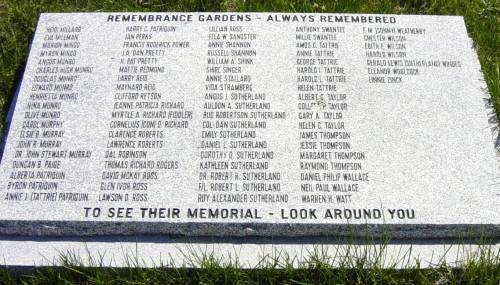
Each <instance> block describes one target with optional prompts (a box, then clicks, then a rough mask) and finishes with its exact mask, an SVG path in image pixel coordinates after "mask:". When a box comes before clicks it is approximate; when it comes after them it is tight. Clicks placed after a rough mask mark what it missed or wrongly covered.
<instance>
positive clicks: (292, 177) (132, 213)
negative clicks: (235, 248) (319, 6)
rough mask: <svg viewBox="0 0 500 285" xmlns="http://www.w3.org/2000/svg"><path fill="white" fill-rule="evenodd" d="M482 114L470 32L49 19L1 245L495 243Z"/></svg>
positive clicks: (372, 22) (14, 132)
mask: <svg viewBox="0 0 500 285" xmlns="http://www.w3.org/2000/svg"><path fill="white" fill-rule="evenodd" d="M488 99H489V95H488V94H487V91H485V84H484V81H483V80H482V74H481V71H480V65H479V62H478V60H477V56H476V54H475V51H474V49H473V45H472V41H471V40H470V39H469V37H468V35H467V31H466V28H465V25H464V22H463V18H462V17H448V16H399V15H363V14H282V13H71V14H42V15H41V16H40V20H39V23H38V26H37V29H36V32H35V35H34V39H33V42H32V44H31V51H30V54H29V59H28V62H27V65H26V69H25V72H24V76H23V79H22V82H21V84H20V87H19V90H18V92H17V94H16V97H15V100H14V103H13V104H12V107H11V112H10V115H9V118H8V127H7V129H8V131H7V132H6V135H7V138H6V143H5V147H4V151H3V155H2V160H1V173H0V175H1V176H0V195H1V199H0V234H22V235H103V234H139V233H141V234H181V235H207V236H313V235H334V236H349V235H358V236H359V235H364V234H366V233H368V234H372V235H375V236H377V235H378V236H379V235H381V234H383V233H384V232H385V231H388V232H389V233H390V235H391V236H392V237H396V238H413V237H415V238H428V237H456V236H459V235H465V234H469V235H474V236H479V235H482V234H486V235H489V236H494V237H499V236H500V226H499V224H500V203H499V202H500V191H499V187H500V181H499V180H498V178H499V173H498V161H497V156H496V150H495V136H494V134H493V133H492V130H491V129H492V127H493V126H492V125H491V124H490V123H489V114H488V112H491V110H490V111H489V110H487V107H488V106H487V104H486V103H487V102H488ZM365 230H366V231H365Z"/></svg>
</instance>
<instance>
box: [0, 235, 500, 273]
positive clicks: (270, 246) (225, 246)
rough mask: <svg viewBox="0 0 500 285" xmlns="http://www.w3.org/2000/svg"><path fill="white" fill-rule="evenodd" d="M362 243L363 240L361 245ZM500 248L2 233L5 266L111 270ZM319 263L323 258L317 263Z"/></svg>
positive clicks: (433, 255)
mask: <svg viewBox="0 0 500 285" xmlns="http://www.w3.org/2000/svg"><path fill="white" fill-rule="evenodd" d="M358 242H359V241H358ZM499 249H500V247H499V244H498V243H497V244H495V243H492V244H482V245H477V244H475V243H474V242H470V241H464V240H462V241H459V242H457V241H452V240H448V241H442V240H432V241H430V242H429V241H428V240H425V241H423V240H421V241H418V240H413V241H411V242H389V243H387V242H376V241H375V242H373V243H372V244H370V245H366V244H365V243H364V241H360V242H359V243H354V242H353V240H352V239H349V240H342V239H340V240H339V239H335V238H330V239H328V238H323V237H317V238H311V237H307V238H306V237H290V238H277V237H273V238H264V237H245V238H234V237H224V238H214V237H167V236H99V237H30V238H22V237H14V236H1V235H0V260H2V262H1V264H2V265H7V266H15V267H21V268H26V269H28V270H29V269H31V268H32V267H37V266H54V265H61V264H63V262H62V260H61V255H64V254H67V255H69V256H72V257H77V258H78V260H79V262H80V263H81V264H83V265H85V266H94V267H95V266H96V265H97V264H96V262H97V263H99V266H107V267H130V266H131V265H132V266H136V267H138V266H140V267H158V266H163V267H165V266H168V267H194V268H198V267H201V266H202V264H201V262H202V260H203V257H204V256H205V257H207V256H211V257H213V258H214V260H218V261H219V263H220V264H221V265H227V266H229V265H232V266H238V267H240V268H263V267H264V268H265V267H266V266H267V267H270V266H273V265H276V262H278V266H284V265H286V263H287V262H289V263H290V265H292V266H293V267H296V268H310V263H308V262H310V261H311V258H312V257H317V258H318V259H320V260H322V261H324V262H325V263H328V264H330V265H332V266H334V267H338V266H343V267H345V266H350V265H351V264H355V260H359V261H360V262H364V264H365V265H366V266H370V265H372V266H373V265H375V264H376V265H377V266H379V267H384V268H387V267H388V268H408V267H413V268H415V267H417V266H418V267H419V268H431V267H439V266H441V265H443V264H446V265H447V266H461V265H462V264H463V263H464V262H466V261H469V260H471V259H473V258H475V259H477V258H479V256H481V253H482V254H483V255H482V256H486V255H485V253H486V252H487V251H488V250H490V251H491V252H492V253H496V252H498V250H499ZM316 260H317V259H316Z"/></svg>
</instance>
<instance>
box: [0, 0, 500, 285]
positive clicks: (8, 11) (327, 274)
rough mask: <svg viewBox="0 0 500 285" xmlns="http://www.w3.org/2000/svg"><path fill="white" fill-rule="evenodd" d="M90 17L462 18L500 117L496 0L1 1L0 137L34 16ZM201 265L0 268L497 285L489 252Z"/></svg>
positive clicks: (77, 276)
mask: <svg viewBox="0 0 500 285" xmlns="http://www.w3.org/2000/svg"><path fill="white" fill-rule="evenodd" d="M94 11H96V12H97V11H98V12H103V11H129V12H132V11H140V12H149V11H200V12H203V11H223V12H225V11H229V12H309V13H343V12H346V13H347V12H348V13H391V14H430V15H461V16H464V18H465V22H466V25H467V30H468V32H469V35H470V37H472V38H473V40H474V43H475V45H476V49H477V52H478V54H479V58H480V61H481V66H482V71H483V73H484V77H485V80H486V82H487V85H488V89H489V93H490V95H491V98H492V104H493V105H494V107H495V110H496V113H497V114H498V112H499V110H500V66H499V64H500V63H499V56H500V42H499V34H500V31H499V28H500V1H499V0H433V1H431V0H427V1H426V0H408V1H405V0H394V1H389V0H378V1H377V0H324V1H312V0H311V1H288V0H259V1H251V0H225V1H209V0H203V1H202V0H199V1H195V0H149V1H147V0H0V112H1V117H2V118H1V123H0V131H3V129H4V127H5V124H4V121H5V114H6V111H7V109H8V104H9V100H10V98H11V96H12V94H13V93H14V90H15V88H16V86H17V84H18V81H19V78H20V75H21V73H22V70H23V68H24V65H25V63H26V58H27V54H28V44H29V42H30V38H31V36H32V34H33V32H34V31H35V26H36V22H37V20H38V15H39V14H40V13H42V12H94ZM492 112H493V111H492ZM492 115H493V114H492ZM493 117H494V116H493ZM0 259H1V256H0ZM1 263H2V261H1V260H0V264H1ZM201 263H202V265H203V267H202V268H201V269H196V270H193V269H169V270H166V269H164V268H158V269H143V268H136V267H134V266H132V267H131V268H129V269H102V268H88V267H87V268H85V267H82V266H80V264H79V263H78V260H75V259H74V258H71V256H65V257H62V259H61V264H59V265H63V266H62V267H57V268H40V269H37V270H36V271H28V272H27V271H21V272H19V271H15V270H12V269H6V268H0V284H18V283H21V284H184V283H189V284H226V283H227V284H318V283H323V284H500V261H499V252H491V251H490V250H489V249H488V248H485V250H483V251H481V254H479V255H477V256H474V257H471V259H470V260H469V261H468V262H466V263H464V264H463V265H462V266H461V267H459V268H454V267H450V266H447V265H445V264H443V265H440V266H437V267H436V268H432V269H420V268H419V267H413V268H407V269H405V270H396V269H390V268H388V269H387V268H386V269H382V268H380V267H379V266H377V264H376V263H375V264H373V263H371V261H370V260H354V259H353V260H350V261H349V262H348V263H346V266H345V267H341V268H332V267H331V266H330V265H329V264H328V263H326V262H324V261H323V260H319V259H316V258H314V257H311V260H310V265H309V266H308V268H306V269H294V268H292V267H291V266H290V264H288V263H287V262H286V261H277V262H276V264H274V265H269V266H267V267H266V268H263V269H255V270H242V269H239V268H238V267H237V266H227V265H221V264H220V263H218V262H217V260H213V259H211V257H210V256H208V257H205V258H204V259H203V260H202V262H201ZM96 265H97V266H98V265H99V264H96Z"/></svg>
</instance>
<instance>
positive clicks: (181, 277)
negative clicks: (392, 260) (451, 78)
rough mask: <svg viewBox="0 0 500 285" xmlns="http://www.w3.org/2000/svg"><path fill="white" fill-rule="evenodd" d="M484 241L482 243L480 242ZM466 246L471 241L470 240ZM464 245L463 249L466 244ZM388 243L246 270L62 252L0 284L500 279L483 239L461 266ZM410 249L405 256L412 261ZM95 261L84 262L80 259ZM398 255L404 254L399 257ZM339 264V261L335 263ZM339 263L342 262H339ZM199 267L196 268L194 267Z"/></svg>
mask: <svg viewBox="0 0 500 285" xmlns="http://www.w3.org/2000/svg"><path fill="white" fill-rule="evenodd" d="M479 243H480V244H483V243H482V242H481V241H479ZM465 246H466V245H465ZM462 250H463V249H462ZM386 254H387V251H386V247H385V244H377V245H374V244H367V245H360V244H357V245H350V246H348V247H346V248H344V249H343V250H341V251H333V252H326V251H325V250H324V249H323V248H321V247H318V248H316V250H314V251H313V252H311V253H309V255H308V257H307V258H306V260H305V261H303V263H302V264H301V266H300V267H299V268H297V266H296V263H295V266H294V261H296V259H295V258H294V257H291V256H287V255H286V253H282V254H278V256H279V258H277V257H268V258H267V259H263V261H262V262H261V266H259V268H255V269H241V266H239V264H238V261H237V260H236V259H235V258H233V259H228V258H226V259H224V260H223V259H221V258H219V257H216V255H215V254H214V253H211V254H210V253H209V254H204V253H197V252H196V251H190V252H187V253H185V259H184V260H187V262H186V261H185V262H186V264H187V266H186V267H182V268H173V267H172V266H169V265H170V264H172V263H173V261H169V262H168V261H167V262H165V263H163V264H158V266H156V267H154V268H144V267H142V266H141V264H143V263H142V262H141V261H140V260H138V259H137V258H134V257H133V256H132V257H129V258H128V259H127V260H128V265H129V266H128V267H126V268H109V267H103V265H104V264H105V263H104V262H103V260H104V259H103V256H98V257H97V258H96V257H95V256H93V257H91V256H90V255H89V256H88V257H85V256H84V257H83V258H82V257H81V256H77V255H75V254H74V253H71V252H66V253H63V254H61V257H60V259H59V261H57V262H56V265H57V266H56V267H44V268H37V269H35V270H30V271H26V270H24V271H16V270H12V269H7V268H1V267H0V284H491V285H498V284H499V282H500V259H499V258H500V255H499V254H500V251H498V250H497V251H494V250H493V249H492V247H491V246H488V245H485V244H483V245H482V246H480V247H479V249H478V250H477V251H474V252H473V253H472V254H471V255H469V256H468V258H467V259H466V260H465V261H464V262H463V263H462V264H460V266H458V267H452V266H450V265H447V264H445V263H441V264H436V265H435V266H434V267H432V268H421V267H420V266H419V265H418V264H419V263H416V264H417V265H411V266H406V267H405V268H404V269H395V267H393V266H391V265H389V266H388V267H387V266H383V264H384V263H385V264H387V262H386V261H384V260H386V258H387V255H386ZM411 258H412V255H411V253H409V252H405V253H402V254H401V259H402V260H411ZM83 259H85V260H88V259H90V261H89V262H88V263H86V265H87V266H84V265H83V263H82V261H81V260H83ZM398 259H399V258H398ZM334 263H335V264H336V265H337V266H335V265H334ZM339 265H340V266H339ZM195 267H196V268H198V269H193V268H195Z"/></svg>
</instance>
